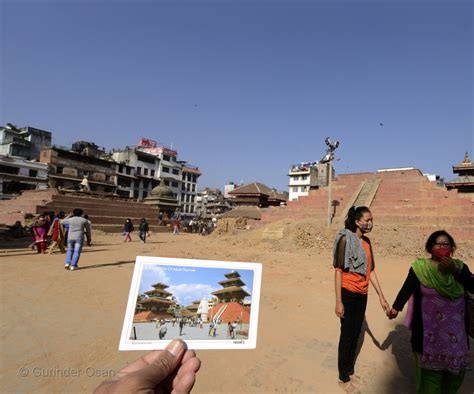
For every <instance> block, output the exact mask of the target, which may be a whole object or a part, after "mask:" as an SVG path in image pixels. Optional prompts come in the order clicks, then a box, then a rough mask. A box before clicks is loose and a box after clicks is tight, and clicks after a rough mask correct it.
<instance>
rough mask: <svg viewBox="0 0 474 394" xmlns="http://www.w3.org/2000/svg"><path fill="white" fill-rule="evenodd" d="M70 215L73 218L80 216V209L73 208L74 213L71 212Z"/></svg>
mask: <svg viewBox="0 0 474 394" xmlns="http://www.w3.org/2000/svg"><path fill="white" fill-rule="evenodd" d="M72 214H73V215H74V216H82V209H81V208H74V211H72Z"/></svg>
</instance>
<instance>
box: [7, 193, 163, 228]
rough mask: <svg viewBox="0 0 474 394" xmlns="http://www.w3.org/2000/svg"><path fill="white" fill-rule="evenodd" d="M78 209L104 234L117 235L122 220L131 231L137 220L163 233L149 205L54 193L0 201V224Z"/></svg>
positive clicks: (23, 194) (28, 194)
mask: <svg viewBox="0 0 474 394" xmlns="http://www.w3.org/2000/svg"><path fill="white" fill-rule="evenodd" d="M74 208H82V209H83V210H84V213H85V214H87V215H89V219H90V220H91V221H92V225H93V229H96V230H103V231H105V232H121V231H122V229H123V224H124V222H125V219H126V218H130V219H132V222H133V224H134V226H135V231H137V230H138V224H139V221H140V219H141V218H146V219H147V221H148V224H149V225H150V230H151V231H154V232H167V231H169V228H168V227H165V226H158V214H159V210H158V209H157V208H155V207H152V206H150V205H146V204H142V203H139V202H135V201H129V200H117V199H109V198H99V197H92V196H78V195H68V194H60V193H59V192H58V191H57V190H56V189H48V190H47V193H46V191H36V190H35V191H28V192H23V193H22V195H21V196H20V197H18V198H16V199H14V200H8V201H0V222H1V223H5V224H12V223H14V222H15V220H21V221H22V222H23V223H24V222H25V214H26V215H27V214H38V213H42V212H44V211H54V212H59V211H64V212H66V214H68V213H70V212H72V211H73V209H74Z"/></svg>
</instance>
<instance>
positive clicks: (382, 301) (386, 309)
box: [379, 295, 390, 315]
mask: <svg viewBox="0 0 474 394" xmlns="http://www.w3.org/2000/svg"><path fill="white" fill-rule="evenodd" d="M379 301H380V305H381V306H382V309H383V311H384V312H385V314H387V315H388V312H389V311H390V305H389V304H388V302H387V300H386V299H385V297H384V296H383V295H382V296H379Z"/></svg>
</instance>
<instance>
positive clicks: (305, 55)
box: [0, 0, 474, 190]
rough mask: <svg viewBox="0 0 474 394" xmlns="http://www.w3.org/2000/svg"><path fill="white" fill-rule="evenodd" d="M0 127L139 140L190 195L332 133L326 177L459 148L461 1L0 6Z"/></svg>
mask: <svg viewBox="0 0 474 394" xmlns="http://www.w3.org/2000/svg"><path fill="white" fill-rule="evenodd" d="M0 4H1V6H0V7H1V8H0V13H1V19H0V25H1V28H0V29H1V63H0V66H1V72H0V77H1V80H0V95H1V96H0V124H5V123H7V122H10V123H13V124H16V125H17V126H19V127H22V126H26V125H30V126H33V127H38V128H41V129H45V130H49V131H52V132H53V142H54V143H55V144H57V145H65V146H68V145H70V144H71V143H72V142H74V141H77V140H88V141H92V142H95V143H97V144H98V145H99V146H104V147H105V148H106V149H107V150H109V149H112V148H120V147H124V146H126V145H128V146H132V145H135V144H137V143H138V140H139V139H140V137H148V138H151V139H154V140H156V141H158V142H160V143H162V144H164V145H167V146H172V147H173V148H174V149H177V150H178V158H179V159H181V160H186V161H188V162H189V163H190V164H193V165H197V166H199V168H200V169H201V171H202V173H203V175H202V176H201V178H200V180H199V184H198V188H199V189H202V188H203V187H205V186H209V187H219V188H221V189H223V187H224V185H225V184H226V183H228V182H230V181H233V182H245V183H247V182H253V181H259V182H262V183H264V184H266V185H267V186H270V187H276V188H278V189H280V190H287V188H288V182H289V179H288V176H287V174H288V170H289V168H290V166H291V165H292V164H295V163H299V162H302V161H315V160H319V159H321V157H322V156H323V154H324V152H325V149H326V146H325V144H324V139H325V137H328V136H329V137H331V138H332V139H333V140H339V141H340V146H339V148H338V150H337V151H336V155H335V156H336V161H335V162H334V167H335V170H336V174H337V173H348V172H360V171H376V170H377V169H380V168H393V167H416V168H419V169H420V170H421V171H422V172H424V173H432V174H437V175H440V176H442V177H444V178H445V179H446V180H450V179H453V178H454V177H455V176H454V174H453V173H452V166H453V165H454V164H457V163H459V162H461V161H462V160H463V157H464V153H465V152H466V151H467V152H468V153H469V154H470V156H471V158H472V156H473V153H474V152H473V150H474V149H473V144H474V143H473V110H474V106H473V69H474V64H473V2H471V1H457V0H450V1H447V0H446V1H436V0H420V1H408V0H400V1H394V0H393V1H392V0H380V1H358V0H351V1H343V0H336V1H331V2H330V1H317V0H314V1H298V0H296V1H291V2H290V1H272V0H265V1H263V0H262V1H258V0H256V1H242V0H240V1H239V0H235V1H228V0H221V1H200V0H195V1H180V0H173V1H159V0H155V1H151V0H147V1H143V0H142V1H140V0H137V1H112V0H103V1H90V0H77V1H71V0H68V1H61V2H56V1H42V0H37V1H24V0H18V1H10V0H0Z"/></svg>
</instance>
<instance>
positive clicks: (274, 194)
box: [268, 190, 289, 202]
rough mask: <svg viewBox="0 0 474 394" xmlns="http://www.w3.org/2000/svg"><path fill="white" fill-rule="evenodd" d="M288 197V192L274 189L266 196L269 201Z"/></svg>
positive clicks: (284, 199)
mask: <svg viewBox="0 0 474 394" xmlns="http://www.w3.org/2000/svg"><path fill="white" fill-rule="evenodd" d="M288 198H289V196H288V194H285V193H280V192H278V191H276V190H272V193H271V194H270V196H269V197H268V199H269V200H271V201H283V202H286V201H288Z"/></svg>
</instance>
